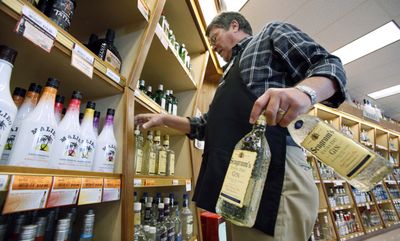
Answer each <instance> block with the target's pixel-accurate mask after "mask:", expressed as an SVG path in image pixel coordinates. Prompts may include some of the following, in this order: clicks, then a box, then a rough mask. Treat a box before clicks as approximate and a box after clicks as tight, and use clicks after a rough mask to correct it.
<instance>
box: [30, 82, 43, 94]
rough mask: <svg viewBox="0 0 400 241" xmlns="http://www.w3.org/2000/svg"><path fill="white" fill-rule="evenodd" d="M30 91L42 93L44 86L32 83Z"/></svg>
mask: <svg viewBox="0 0 400 241" xmlns="http://www.w3.org/2000/svg"><path fill="white" fill-rule="evenodd" d="M28 91H32V92H36V93H40V91H42V86H41V85H40V84H36V83H31V84H30V85H29V90H28Z"/></svg>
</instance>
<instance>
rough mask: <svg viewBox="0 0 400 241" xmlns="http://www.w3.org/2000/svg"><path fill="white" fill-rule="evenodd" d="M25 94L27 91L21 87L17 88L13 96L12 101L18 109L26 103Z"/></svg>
mask: <svg viewBox="0 0 400 241" xmlns="http://www.w3.org/2000/svg"><path fill="white" fill-rule="evenodd" d="M25 94H26V89H23V88H20V87H15V89H14V92H13V95H12V99H13V101H14V103H15V105H16V106H17V108H19V107H20V106H21V105H22V103H23V102H24V98H25Z"/></svg>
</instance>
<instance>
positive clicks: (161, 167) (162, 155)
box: [158, 151, 167, 175]
mask: <svg viewBox="0 0 400 241" xmlns="http://www.w3.org/2000/svg"><path fill="white" fill-rule="evenodd" d="M166 170H167V152H166V151H159V152H158V175H165V173H166Z"/></svg>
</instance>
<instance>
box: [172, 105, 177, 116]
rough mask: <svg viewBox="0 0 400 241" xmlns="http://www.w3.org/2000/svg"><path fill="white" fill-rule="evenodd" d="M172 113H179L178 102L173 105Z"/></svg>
mask: <svg viewBox="0 0 400 241" xmlns="http://www.w3.org/2000/svg"><path fill="white" fill-rule="evenodd" d="M172 114H173V115H178V106H177V105H176V104H174V105H173V106H172Z"/></svg>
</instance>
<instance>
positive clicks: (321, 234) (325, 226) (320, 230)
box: [311, 213, 334, 241]
mask: <svg viewBox="0 0 400 241" xmlns="http://www.w3.org/2000/svg"><path fill="white" fill-rule="evenodd" d="M333 233H334V231H333V230H332V227H331V226H330V225H329V221H328V214H327V213H324V214H321V215H319V216H318V217H317V220H316V221H315V224H314V228H313V231H312V233H311V240H312V241H330V240H332V239H333V237H334V234H333Z"/></svg>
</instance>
